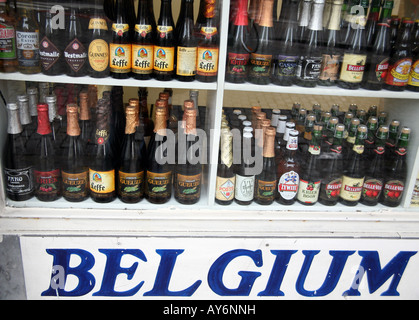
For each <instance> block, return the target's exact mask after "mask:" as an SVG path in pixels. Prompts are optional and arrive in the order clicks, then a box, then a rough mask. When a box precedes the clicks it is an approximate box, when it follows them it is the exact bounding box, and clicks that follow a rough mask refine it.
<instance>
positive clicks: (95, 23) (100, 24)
mask: <svg viewBox="0 0 419 320" xmlns="http://www.w3.org/2000/svg"><path fill="white" fill-rule="evenodd" d="M89 29H101V30H108V24H107V23H106V20H105V19H101V18H92V19H90V20H89Z"/></svg>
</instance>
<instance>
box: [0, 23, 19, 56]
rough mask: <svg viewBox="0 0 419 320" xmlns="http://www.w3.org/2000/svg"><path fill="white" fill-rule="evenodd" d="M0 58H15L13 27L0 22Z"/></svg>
mask: <svg viewBox="0 0 419 320" xmlns="http://www.w3.org/2000/svg"><path fill="white" fill-rule="evenodd" d="M0 59H16V40H15V28H13V26H9V25H7V24H4V23H0Z"/></svg>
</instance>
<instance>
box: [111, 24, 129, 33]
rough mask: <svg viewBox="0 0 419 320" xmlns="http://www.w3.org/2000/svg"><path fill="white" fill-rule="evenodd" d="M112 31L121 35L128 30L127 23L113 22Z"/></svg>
mask: <svg viewBox="0 0 419 320" xmlns="http://www.w3.org/2000/svg"><path fill="white" fill-rule="evenodd" d="M112 31H113V32H116V33H117V34H118V36H122V35H123V34H124V33H125V32H128V31H129V24H128V23H113V24H112Z"/></svg>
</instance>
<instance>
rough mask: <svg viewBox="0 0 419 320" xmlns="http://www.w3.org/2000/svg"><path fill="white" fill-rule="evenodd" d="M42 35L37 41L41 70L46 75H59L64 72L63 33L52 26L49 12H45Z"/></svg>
mask: <svg viewBox="0 0 419 320" xmlns="http://www.w3.org/2000/svg"><path fill="white" fill-rule="evenodd" d="M43 31H44V32H43V37H42V39H41V41H40V42H39V56H40V61H41V70H42V73H43V74H46V75H52V76H53V75H59V74H62V73H63V72H64V61H63V60H64V59H63V47H62V45H63V43H62V40H63V34H62V32H61V30H60V29H59V28H53V26H52V22H51V12H50V11H49V10H47V11H46V13H45V27H44V30H43Z"/></svg>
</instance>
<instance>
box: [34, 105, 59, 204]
mask: <svg viewBox="0 0 419 320" xmlns="http://www.w3.org/2000/svg"><path fill="white" fill-rule="evenodd" d="M37 109H38V129H37V134H38V135H39V136H40V138H39V140H40V148H39V149H38V154H37V156H36V158H35V163H34V176H35V196H36V198H37V199H38V200H40V201H55V200H57V199H59V198H60V197H61V170H60V168H59V164H58V160H57V158H56V157H55V151H54V146H53V141H52V130H51V126H50V122H49V118H48V105H47V104H38V106H37Z"/></svg>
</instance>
